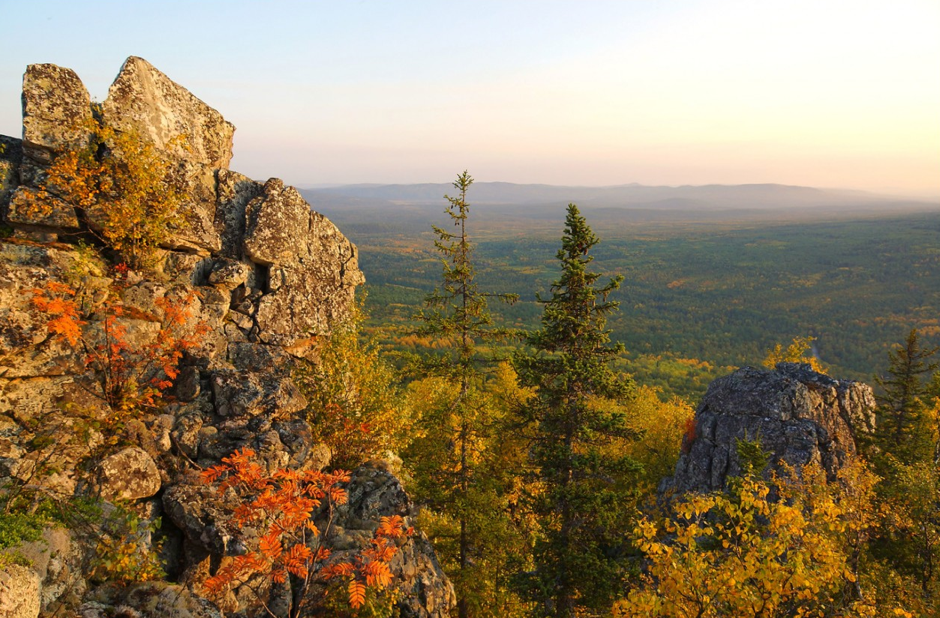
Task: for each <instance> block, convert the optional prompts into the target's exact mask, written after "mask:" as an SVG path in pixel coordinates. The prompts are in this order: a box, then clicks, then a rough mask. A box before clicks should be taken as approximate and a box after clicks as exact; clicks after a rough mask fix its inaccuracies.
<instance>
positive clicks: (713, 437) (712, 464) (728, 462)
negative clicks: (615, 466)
mask: <svg viewBox="0 0 940 618" xmlns="http://www.w3.org/2000/svg"><path fill="white" fill-rule="evenodd" d="M874 407H875V398H874V394H873V392H872V389H871V387H870V386H868V385H866V384H862V383H860V382H852V381H849V380H834V379H832V378H830V377H828V376H826V375H823V374H820V373H817V372H815V371H813V370H812V369H811V368H810V366H809V365H805V364H796V363H780V364H778V365H777V367H776V369H775V370H773V371H767V370H763V369H754V368H752V367H744V368H742V369H739V370H737V371H735V372H734V373H732V374H731V375H728V376H725V377H723V378H719V379H717V380H715V381H714V382H712V384H711V385H710V386H709V387H708V391H707V392H706V393H705V397H704V398H702V402H701V404H700V405H699V407H698V410H697V411H696V413H695V421H694V422H695V425H694V429H693V431H692V432H690V434H688V435H687V436H686V437H685V441H684V443H683V447H682V454H681V455H680V457H679V462H678V464H676V473H675V475H674V476H673V477H672V478H671V479H667V480H666V481H665V482H664V484H663V489H664V490H672V491H675V492H678V493H685V492H689V491H696V492H708V491H713V490H720V489H723V488H724V486H725V481H726V479H727V478H728V477H729V476H736V475H740V474H741V471H742V462H741V461H740V460H739V457H738V449H737V441H738V440H748V441H758V442H760V445H761V447H762V449H763V450H764V451H765V453H767V454H768V456H769V458H768V461H769V468H770V470H774V469H778V468H779V467H780V465H781V464H786V465H788V466H791V467H793V468H797V469H799V468H800V467H802V466H804V465H807V464H818V465H820V466H822V468H823V469H824V470H825V471H826V473H827V475H828V476H829V477H830V478H835V476H836V474H837V473H838V471H839V469H840V468H841V467H842V466H843V465H844V464H845V462H846V460H847V459H848V458H850V457H852V456H853V455H854V454H855V453H856V443H855V436H856V435H857V434H858V433H859V432H862V431H869V430H871V429H872V428H873V427H874Z"/></svg>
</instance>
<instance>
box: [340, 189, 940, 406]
mask: <svg viewBox="0 0 940 618" xmlns="http://www.w3.org/2000/svg"><path fill="white" fill-rule="evenodd" d="M386 208H387V207H386ZM480 210H481V211H482V212H479V213H475V215H474V218H473V221H472V222H471V223H470V227H469V229H470V234H471V237H472V238H473V240H474V243H475V246H476V252H475V262H476V267H477V281H478V282H479V285H480V286H481V289H483V290H493V291H497V290H499V291H512V292H517V293H519V294H520V299H519V302H517V303H515V304H514V305H511V306H509V305H500V306H494V307H493V312H494V316H495V318H496V319H497V321H499V322H500V323H501V324H503V325H505V326H508V327H517V328H531V327H532V326H534V325H535V323H536V322H537V320H538V317H539V315H540V307H539V306H538V305H537V303H536V302H535V296H536V294H537V293H542V294H544V293H545V292H546V291H547V290H548V287H549V286H550V284H551V281H552V280H553V277H554V276H555V272H554V269H555V265H554V264H553V263H552V262H553V261H554V259H553V258H554V253H555V245H556V243H557V237H558V234H559V233H560V231H561V227H562V222H561V220H560V218H559V217H560V213H561V211H562V208H561V207H557V208H555V209H554V211H548V210H545V209H540V210H538V211H537V212H538V213H539V214H538V215H536V214H535V213H534V211H532V210H531V209H523V211H522V212H523V213H525V214H524V215H523V216H520V215H516V216H510V215H508V214H507V213H512V212H513V208H512V207H511V206H509V207H506V208H504V209H499V210H496V209H494V208H483V209H480ZM326 212H327V214H328V215H329V216H330V217H331V218H332V219H333V220H335V221H336V222H337V224H338V225H340V227H341V228H342V229H343V230H344V232H345V233H346V234H347V235H348V236H349V237H350V238H351V239H352V240H353V242H355V243H357V245H358V247H359V250H360V255H361V257H360V264H361V267H362V269H363V271H364V272H365V274H366V279H367V284H366V286H365V289H366V291H367V295H368V301H367V303H368V313H369V315H370V320H369V322H368V325H369V327H370V329H371V332H373V333H375V334H376V335H377V336H378V337H379V338H380V340H381V341H382V343H383V344H385V345H386V346H387V347H388V348H389V349H390V350H406V349H411V348H412V345H411V344H412V339H411V338H410V337H409V334H410V326H409V321H410V319H411V317H412V316H413V315H414V314H415V313H416V312H417V310H418V308H419V307H420V305H421V303H422V301H423V298H424V296H425V295H426V294H427V293H428V292H430V290H431V289H432V288H433V286H434V285H435V281H436V277H437V273H438V271H439V269H440V261H439V257H438V256H437V255H436V253H435V251H434V247H433V244H432V243H433V239H432V231H431V229H430V226H429V225H428V220H429V219H430V221H432V222H434V221H440V220H441V219H442V217H443V215H442V214H432V213H429V212H428V209H427V208H426V207H425V208H422V209H421V216H416V214H415V213H414V212H413V211H412V209H409V208H408V207H407V206H399V207H397V208H396V210H395V214H394V216H393V215H391V214H390V213H388V212H386V211H385V210H380V209H376V210H373V211H370V210H369V209H368V208H365V207H362V206H360V207H358V208H353V209H349V208H348V206H346V205H336V206H333V207H332V208H331V207H330V205H329V204H327V209H326ZM435 212H437V213H440V209H439V208H438V209H437V210H436V211H435ZM584 212H585V213H586V214H587V216H588V217H590V218H591V221H592V224H593V228H594V229H595V230H596V231H597V233H598V234H599V236H600V237H601V238H602V239H603V241H604V242H603V243H602V244H601V245H600V246H599V247H598V248H597V250H596V253H595V262H594V263H595V264H596V265H597V268H598V270H600V271H601V272H604V273H607V274H610V275H618V274H619V275H623V276H624V283H623V285H622V286H621V289H620V290H618V291H616V292H615V293H614V295H613V296H612V298H613V299H615V300H618V301H620V302H621V303H622V311H620V312H619V313H618V314H616V315H614V316H611V319H610V323H609V326H610V328H611V331H612V338H613V339H614V340H616V341H620V342H622V343H624V344H625V347H626V351H625V354H623V355H622V359H621V362H622V367H623V368H624V369H625V370H626V371H628V372H630V373H632V374H633V375H634V376H635V377H637V378H638V379H640V380H641V381H642V382H643V383H645V384H649V385H656V386H659V387H661V388H662V389H663V390H664V392H666V393H670V394H675V395H679V396H681V397H683V398H686V399H687V400H688V401H690V402H693V403H694V402H695V401H696V400H697V399H698V398H699V397H700V396H701V395H702V394H703V393H704V390H705V388H706V387H707V385H708V383H709V382H710V381H711V380H712V379H714V378H715V377H717V376H719V375H722V374H724V373H727V372H728V371H730V370H731V369H733V368H735V367H738V366H742V365H747V364H751V365H759V364H760V362H761V361H762V360H763V358H764V356H765V355H766V352H767V350H768V349H769V348H771V347H773V345H775V344H777V343H781V342H789V341H791V340H792V339H793V338H794V337H797V336H811V337H814V338H815V342H814V345H815V347H814V350H813V351H814V353H815V354H816V355H818V357H819V359H820V360H821V361H822V362H823V363H825V364H826V365H828V366H829V367H831V371H832V373H833V374H834V375H838V376H840V377H845V378H851V379H857V380H863V381H871V380H872V379H873V378H874V376H875V375H878V374H881V373H882V372H883V371H884V370H885V368H886V358H887V352H888V351H889V350H890V349H891V348H892V346H894V345H895V344H897V343H899V342H900V341H902V340H903V338H904V337H905V335H906V334H907V332H908V331H909V330H910V329H911V328H915V327H916V328H918V330H919V332H920V334H921V336H922V337H923V338H924V340H925V342H927V343H932V344H938V343H940V322H938V319H940V318H938V314H937V307H940V247H938V244H937V238H940V213H938V212H936V211H933V212H915V213H906V214H897V213H881V214H872V213H865V214H863V215H861V214H853V213H851V212H831V211H827V212H823V213H819V212H816V211H795V212H794V211H790V212H786V213H784V212H772V213H765V212H759V213H755V212H754V211H727V212H720V213H705V214H704V215H702V214H699V215H698V216H697V217H693V216H692V215H691V214H690V213H686V212H680V213H678V215H677V214H676V213H675V212H659V213H650V212H648V211H642V212H640V213H638V212H637V211H635V210H617V209H609V208H605V209H600V210H599V211H596V212H595V211H592V210H591V209H585V211H584ZM399 214H401V216H398V215H399ZM592 214H595V215H596V219H595V217H592ZM677 219H678V220H677Z"/></svg>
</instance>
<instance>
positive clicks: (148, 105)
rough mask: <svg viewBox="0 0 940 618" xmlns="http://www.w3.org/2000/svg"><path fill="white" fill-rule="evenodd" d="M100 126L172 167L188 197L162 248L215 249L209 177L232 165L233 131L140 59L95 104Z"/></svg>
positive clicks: (216, 236) (127, 63)
mask: <svg viewBox="0 0 940 618" xmlns="http://www.w3.org/2000/svg"><path fill="white" fill-rule="evenodd" d="M101 111H102V117H103V119H104V122H105V123H106V124H107V125H109V126H111V127H114V128H115V129H117V130H121V131H134V132H136V133H137V134H138V135H140V137H141V138H143V139H145V140H147V141H149V142H151V143H153V144H154V145H155V146H156V147H157V148H158V149H160V150H162V151H163V152H164V153H165V155H166V156H167V158H168V159H169V160H171V161H173V162H174V168H173V181H174V183H175V184H176V185H178V188H179V189H180V190H181V191H182V192H183V193H185V194H186V195H187V196H188V200H187V201H186V203H185V204H184V206H183V208H182V212H181V215H182V217H183V219H184V224H183V225H181V226H180V227H179V228H178V229H176V230H173V233H172V234H170V236H169V237H168V238H167V239H166V241H165V243H164V245H165V246H166V247H168V248H172V249H179V250H187V251H196V252H199V253H204V254H208V253H209V252H214V251H218V250H219V249H221V246H222V245H221V238H220V235H219V230H218V229H217V228H216V225H215V210H216V209H215V200H216V193H215V184H216V180H215V173H216V170H218V169H225V168H228V164H229V162H230V161H231V160H232V136H233V135H234V133H235V127H234V126H233V125H232V124H231V123H230V122H228V121H226V120H225V118H223V117H222V114H220V113H219V112H217V111H216V110H214V109H212V108H211V107H209V106H208V105H206V104H205V103H203V102H202V101H201V100H199V99H197V98H196V97H195V96H194V95H193V94H192V93H191V92H189V91H188V90H186V89H185V88H183V87H182V86H180V85H179V84H177V83H176V82H174V81H172V80H171V79H170V78H168V77H167V76H166V75H164V74H163V73H161V72H160V71H158V70H157V69H156V68H155V67H154V66H153V65H151V64H150V63H149V62H147V61H146V60H144V59H142V58H136V57H134V56H131V57H130V58H128V59H127V60H126V61H125V62H124V66H123V67H121V71H120V73H118V76H117V78H116V79H115V80H114V83H113V84H111V88H110V89H109V90H108V98H107V99H106V100H105V102H104V103H103V104H102V105H101Z"/></svg>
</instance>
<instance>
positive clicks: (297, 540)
mask: <svg viewBox="0 0 940 618" xmlns="http://www.w3.org/2000/svg"><path fill="white" fill-rule="evenodd" d="M254 456H255V452H254V451H253V450H251V449H249V448H245V449H242V450H236V451H235V453H233V454H232V455H230V456H229V457H226V458H224V459H223V460H222V464H221V465H218V466H213V467H211V468H209V469H207V470H206V471H205V472H203V475H202V478H203V480H204V481H205V482H206V483H217V491H218V492H219V493H220V494H222V493H225V492H227V491H229V490H234V491H235V492H236V493H238V494H239V495H240V496H241V497H242V499H243V502H242V504H241V505H240V506H239V507H238V508H237V509H236V510H235V512H234V514H233V518H234V522H235V524H237V525H238V526H239V527H243V526H251V527H253V528H255V529H256V530H259V531H261V535H260V537H259V538H258V540H257V546H256V547H254V548H252V549H250V550H249V551H247V552H246V553H244V554H242V555H239V556H235V557H234V558H233V559H232V561H231V562H229V563H228V564H225V565H223V566H222V567H221V568H219V570H218V571H217V572H216V573H215V575H213V576H212V577H210V578H209V579H207V580H206V581H205V583H204V584H203V586H204V588H205V591H206V592H207V593H208V594H209V595H212V596H217V595H220V594H222V593H224V592H225V591H226V590H228V589H230V588H232V587H234V586H237V585H240V584H244V583H246V582H248V581H249V580H251V579H252V578H254V577H256V576H257V575H262V576H264V577H267V578H269V579H270V580H271V581H272V582H275V583H283V582H286V581H287V580H288V578H289V576H293V577H294V578H295V579H294V583H295V585H296V586H297V588H295V590H299V594H295V595H293V598H294V599H296V601H295V605H294V606H292V607H291V608H290V612H289V615H290V616H291V617H295V616H298V615H299V614H300V610H301V606H302V604H303V602H304V600H305V599H306V598H307V591H308V590H309V588H310V586H311V585H312V584H313V582H315V581H318V582H324V583H325V582H327V581H328V580H330V579H334V578H335V579H348V582H347V583H346V591H347V593H348V599H347V600H348V604H349V607H351V608H352V609H353V610H357V609H359V608H360V607H362V605H363V603H364V602H365V599H366V589H367V587H372V588H378V589H382V588H386V587H388V586H389V585H390V584H391V582H392V573H391V571H390V569H389V566H388V563H389V560H391V559H392V557H393V556H394V555H395V553H396V552H397V551H398V547H397V546H396V544H395V541H396V540H397V539H398V538H401V537H402V536H405V535H408V534H411V533H412V530H411V529H408V530H404V529H403V525H404V522H403V520H402V518H401V517H400V516H397V515H396V516H393V517H383V518H382V519H381V523H380V525H379V527H378V529H377V530H376V533H375V537H374V538H373V539H372V542H371V544H370V546H369V547H368V548H366V549H365V550H363V551H362V552H361V553H360V554H359V555H357V556H356V557H355V559H354V561H353V562H347V561H333V562H330V558H331V556H332V553H331V552H330V550H329V549H328V548H327V547H326V546H325V545H324V537H325V536H327V535H328V534H329V531H330V528H331V527H332V524H333V517H334V509H333V507H334V506H335V505H340V504H344V503H345V502H346V497H347V496H346V491H345V490H344V489H343V488H342V487H341V486H340V484H341V483H347V482H349V474H348V473H346V472H343V471H337V472H332V473H326V472H319V471H317V470H304V471H297V470H290V469H280V470H277V471H275V472H274V473H273V474H268V473H266V472H265V470H264V468H262V467H261V466H260V465H259V464H257V463H256V462H254V461H253V458H254ZM324 510H325V513H324V517H325V523H323V524H321V526H320V527H318V526H317V524H316V523H314V516H315V515H316V514H318V513H321V511H324ZM259 600H260V599H259ZM265 609H266V610H267V611H268V613H269V614H270V613H271V611H270V610H269V609H268V608H267V607H266V606H265ZM272 615H273V614H272Z"/></svg>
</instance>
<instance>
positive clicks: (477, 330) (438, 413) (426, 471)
mask: <svg viewBox="0 0 940 618" xmlns="http://www.w3.org/2000/svg"><path fill="white" fill-rule="evenodd" d="M453 184H454V188H455V189H456V190H457V195H456V196H455V197H451V196H449V195H445V196H444V197H445V199H447V201H448V205H447V209H446V211H445V212H446V213H447V215H448V216H450V218H451V221H452V222H453V225H454V227H455V228H457V229H456V231H454V232H450V231H447V230H445V229H443V228H439V227H436V226H434V232H435V233H436V234H437V236H438V238H437V240H436V241H435V243H434V245H435V247H437V249H438V251H439V252H440V253H441V262H442V264H443V275H442V283H441V285H440V286H439V287H437V288H435V290H434V291H433V292H432V293H430V294H429V295H428V296H427V297H426V298H425V308H424V310H422V311H421V312H420V313H419V314H418V316H417V319H418V320H419V322H421V326H420V327H419V328H418V329H416V334H417V335H419V336H431V337H433V338H434V339H435V340H436V341H437V342H438V343H439V344H443V345H440V346H439V347H437V350H436V352H435V353H432V354H428V355H426V356H425V357H423V358H422V359H421V360H420V361H419V363H418V367H419V370H420V371H421V372H422V374H423V375H425V376H427V375H430V376H436V377H439V378H443V379H444V380H446V381H447V383H448V384H450V385H453V389H454V392H452V393H450V394H449V396H448V397H446V398H445V401H446V402H447V403H446V404H445V405H444V407H440V408H438V409H437V410H435V411H433V412H432V413H431V416H433V418H426V419H425V420H426V424H427V425H428V426H427V427H426V428H425V431H426V434H427V435H426V439H425V440H419V441H418V444H417V447H418V448H422V449H423V450H424V454H423V456H419V457H418V459H421V460H423V463H422V464H421V465H422V469H421V470H420V471H419V472H418V475H419V476H420V477H421V478H422V480H423V481H424V487H425V492H424V493H425V495H426V496H427V497H428V498H429V502H430V503H431V506H432V507H433V508H435V509H437V510H439V511H441V512H444V513H446V514H447V515H448V516H451V517H453V518H454V519H455V520H456V522H457V524H458V531H457V539H456V543H455V548H454V549H455V552H456V554H457V555H456V562H457V565H458V569H459V573H457V574H456V575H457V576H456V577H455V580H456V584H457V588H458V615H459V616H460V618H467V617H468V616H470V615H471V614H475V612H473V611H471V610H472V607H473V605H474V604H473V603H471V600H470V599H469V598H468V597H469V596H470V594H469V592H468V591H469V590H470V589H471V588H473V587H474V585H475V583H476V582H473V581H472V579H473V577H474V575H473V574H472V571H473V566H474V565H477V564H482V563H483V560H482V559H483V558H484V557H483V556H480V555H479V553H480V551H481V550H480V548H481V547H483V546H484V545H485V543H483V542H482V539H481V538H480V535H481V534H483V528H484V525H482V521H483V520H485V519H487V518H488V517H489V516H490V515H491V514H492V513H489V512H488V511H491V510H494V509H496V508H497V507H495V506H494V504H493V502H494V500H493V495H492V494H493V486H492V485H493V484H492V483H491V482H490V481H491V480H492V479H487V478H481V475H480V473H479V470H478V469H480V468H484V467H485V466H484V463H485V462H484V461H483V459H484V458H485V456H486V455H485V451H486V449H487V443H488V442H489V441H490V438H491V436H490V435H489V434H490V432H491V422H490V421H491V419H490V418H488V417H489V415H490V412H491V410H489V405H490V404H489V403H488V396H487V393H486V392H485V386H484V382H485V378H486V369H485V367H484V364H485V363H484V362H483V360H482V359H481V358H480V354H479V351H478V349H477V346H478V344H481V343H484V342H491V341H493V340H496V339H500V338H505V337H506V336H507V335H508V333H507V332H506V331H505V330H502V329H498V328H495V327H494V325H493V319H492V317H491V315H490V313H489V310H488V307H487V299H488V298H489V297H495V298H497V299H499V300H501V301H505V302H513V301H515V298H516V296H515V295H513V294H487V293H483V292H480V291H479V289H478V287H477V284H476V282H475V280H474V277H475V269H474V267H473V262H472V254H473V246H472V244H471V242H470V238H469V235H468V233H467V220H468V218H469V214H470V207H469V204H468V203H467V190H468V189H469V187H470V185H471V184H473V178H471V177H470V175H469V174H468V173H467V172H466V171H464V172H463V173H462V174H460V175H459V176H458V177H457V180H456V181H455V182H454V183H453ZM432 451H433V452H432ZM445 545H447V544H446V543H445ZM445 551H446V550H445Z"/></svg>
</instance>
